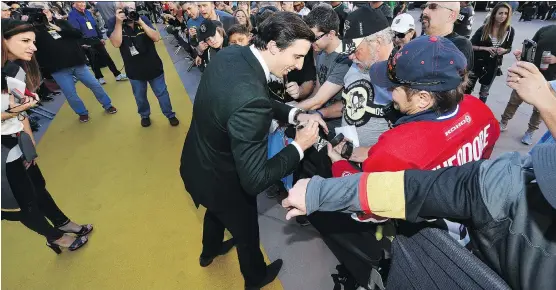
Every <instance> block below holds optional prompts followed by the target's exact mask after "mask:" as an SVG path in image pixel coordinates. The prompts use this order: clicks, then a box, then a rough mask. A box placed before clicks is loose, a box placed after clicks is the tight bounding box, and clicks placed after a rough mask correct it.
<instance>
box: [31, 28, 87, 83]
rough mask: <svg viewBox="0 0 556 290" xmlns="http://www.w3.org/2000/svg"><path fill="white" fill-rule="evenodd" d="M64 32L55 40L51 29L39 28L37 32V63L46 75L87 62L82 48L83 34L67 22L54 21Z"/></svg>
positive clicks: (60, 32)
mask: <svg viewBox="0 0 556 290" xmlns="http://www.w3.org/2000/svg"><path fill="white" fill-rule="evenodd" d="M54 24H56V26H58V27H60V29H61V30H62V31H59V32H57V34H58V35H60V36H61V38H59V39H54V37H53V36H52V35H51V32H49V31H51V30H50V29H48V28H47V27H46V26H39V27H37V30H36V46H37V52H36V54H37V61H38V63H39V66H40V67H41V69H42V70H43V72H44V73H55V72H57V71H60V70H62V69H66V68H70V67H74V66H78V65H84V64H85V63H86V61H87V58H86V57H85V53H84V52H83V49H82V48H81V41H82V39H83V34H82V33H81V31H79V30H78V29H75V28H74V27H73V26H71V24H70V23H69V22H68V21H66V20H54Z"/></svg>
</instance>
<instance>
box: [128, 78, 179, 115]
mask: <svg viewBox="0 0 556 290" xmlns="http://www.w3.org/2000/svg"><path fill="white" fill-rule="evenodd" d="M129 82H130V83H131V89H132V90H133V95H134V96H135V102H136V103H137V111H138V113H139V115H141V118H148V117H149V116H150V115H151V106H150V104H149V100H147V83H149V84H150V85H151V89H152V90H153V92H154V95H155V96H156V98H157V99H158V104H159V105H160V109H162V113H163V114H164V116H166V118H168V119H170V118H173V117H175V116H176V113H174V112H173V111H172V102H170V94H168V89H167V88H166V81H164V74H161V75H160V76H158V77H156V78H154V79H152V80H148V81H140V80H132V79H129Z"/></svg>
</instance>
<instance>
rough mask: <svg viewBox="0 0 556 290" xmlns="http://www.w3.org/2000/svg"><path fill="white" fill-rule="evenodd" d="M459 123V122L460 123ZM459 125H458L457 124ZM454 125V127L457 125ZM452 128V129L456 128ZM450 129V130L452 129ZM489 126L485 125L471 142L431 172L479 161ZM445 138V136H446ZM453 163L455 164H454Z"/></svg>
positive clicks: (485, 143)
mask: <svg viewBox="0 0 556 290" xmlns="http://www.w3.org/2000/svg"><path fill="white" fill-rule="evenodd" d="M460 123H461V122H460ZM458 124H459V123H458ZM458 124H456V126H457V125H458ZM456 126H454V127H456ZM454 127H452V128H454ZM489 128H490V124H488V125H486V126H485V127H484V128H483V129H482V130H481V131H480V132H479V134H478V135H477V136H475V138H473V140H472V141H471V142H467V143H465V144H463V146H461V147H460V148H459V149H458V151H457V152H456V153H455V154H454V155H452V156H451V157H450V158H448V159H447V160H446V161H444V162H442V164H439V165H437V166H436V167H434V168H433V170H437V169H440V168H444V167H449V166H455V165H463V164H465V163H469V162H472V161H479V160H481V158H482V156H483V153H484V150H485V148H487V146H488V136H489V132H488V129H489ZM446 136H447V135H446ZM454 161H455V163H454Z"/></svg>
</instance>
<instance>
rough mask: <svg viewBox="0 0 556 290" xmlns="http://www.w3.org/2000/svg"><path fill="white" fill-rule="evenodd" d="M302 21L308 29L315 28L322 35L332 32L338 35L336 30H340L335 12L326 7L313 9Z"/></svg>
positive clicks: (320, 6) (338, 19)
mask: <svg viewBox="0 0 556 290" xmlns="http://www.w3.org/2000/svg"><path fill="white" fill-rule="evenodd" d="M304 20H305V23H307V25H308V26H309V27H310V28H316V29H318V30H319V31H320V32H322V33H328V32H330V31H332V30H334V31H336V33H339V32H338V30H340V18H339V17H338V14H337V13H336V11H334V9H332V8H331V7H329V6H328V5H319V6H317V7H315V8H314V9H313V10H311V12H309V14H307V16H305V18H304Z"/></svg>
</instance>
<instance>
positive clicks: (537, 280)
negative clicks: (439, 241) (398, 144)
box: [306, 152, 556, 290]
mask: <svg viewBox="0 0 556 290" xmlns="http://www.w3.org/2000/svg"><path fill="white" fill-rule="evenodd" d="M532 166H533V164H532V159H531V156H529V155H525V156H520V155H519V153H517V152H511V153H506V154H504V155H501V156H500V157H498V158H497V159H494V160H481V161H476V162H470V163H467V164H464V165H462V166H453V167H447V168H443V169H439V170H435V171H422V170H407V171H405V172H380V173H370V174H369V173H359V174H354V175H351V176H347V177H342V178H331V179H323V178H320V177H314V178H312V179H311V181H310V182H309V184H308V186H307V197H306V201H307V214H311V213H313V212H314V211H316V210H320V211H336V210H342V211H348V212H358V211H362V210H364V211H367V212H369V211H370V212H373V213H375V214H377V215H380V216H383V217H389V218H399V219H404V220H407V221H409V222H423V221H424V220H425V219H433V218H445V219H451V220H453V221H456V222H460V223H462V224H464V225H466V226H467V228H468V230H469V234H470V236H471V243H472V244H473V246H474V249H475V251H474V253H475V254H477V256H478V257H479V258H481V260H482V261H483V262H485V264H487V265H488V266H489V267H490V268H491V269H492V270H494V271H495V272H496V273H497V274H498V275H500V277H502V278H503V279H504V281H506V283H508V285H509V286H511V287H512V289H535V290H544V289H546V290H549V289H550V290H553V289H554V285H555V282H554V281H555V278H554V275H555V274H556V271H555V270H556V230H555V229H556V209H554V208H552V207H551V206H550V204H549V203H548V202H547V201H546V199H545V198H544V197H543V195H542V193H541V191H540V188H539V186H538V185H537V183H535V182H531V181H532V180H533V179H534V175H533V172H532V170H531V168H532ZM427 289H429V288H427Z"/></svg>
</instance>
